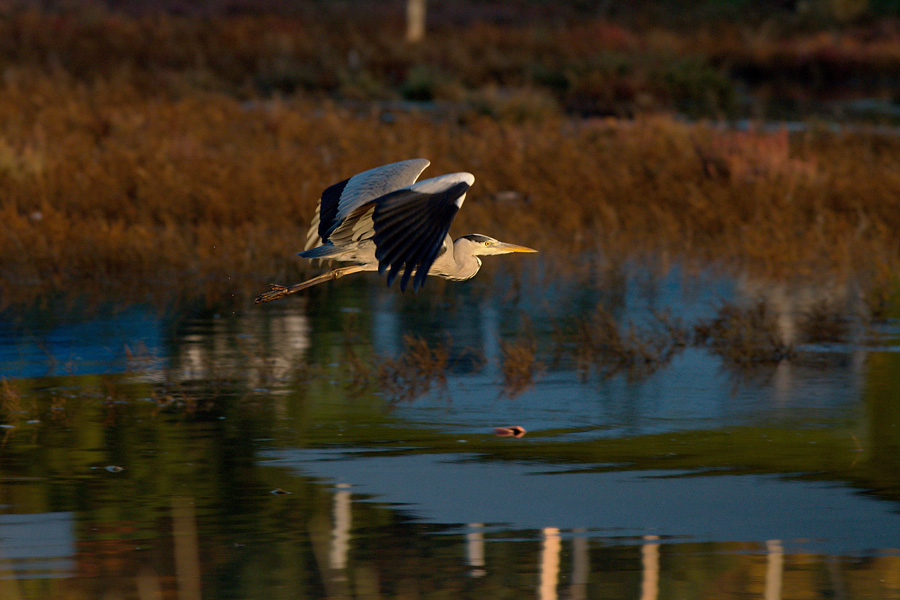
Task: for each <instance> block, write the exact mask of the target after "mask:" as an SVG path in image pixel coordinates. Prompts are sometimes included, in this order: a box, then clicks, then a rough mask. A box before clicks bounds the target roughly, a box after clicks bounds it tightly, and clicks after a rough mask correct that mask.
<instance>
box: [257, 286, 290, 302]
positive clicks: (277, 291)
mask: <svg viewBox="0 0 900 600" xmlns="http://www.w3.org/2000/svg"><path fill="white" fill-rule="evenodd" d="M289 293H290V292H288V289H287V288H286V287H284V286H283V285H278V284H277V283H270V284H269V291H268V292H263V293H262V294H260V295H259V296H257V297H256V298H255V299H254V300H253V301H254V302H256V303H257V304H262V303H263V302H271V301H272V300H278V299H279V298H283V297H284V296H287V295H288V294H289Z"/></svg>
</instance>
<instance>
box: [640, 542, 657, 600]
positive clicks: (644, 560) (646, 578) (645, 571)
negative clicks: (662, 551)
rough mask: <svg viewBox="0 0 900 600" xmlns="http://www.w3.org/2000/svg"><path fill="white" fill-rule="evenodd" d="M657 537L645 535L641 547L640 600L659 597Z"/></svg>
mask: <svg viewBox="0 0 900 600" xmlns="http://www.w3.org/2000/svg"><path fill="white" fill-rule="evenodd" d="M658 539H659V536H655V535H645V536H644V542H645V543H644V544H643V545H642V546H641V573H642V577H641V600H656V598H657V597H658V596H659V543H658V542H657V540H658Z"/></svg>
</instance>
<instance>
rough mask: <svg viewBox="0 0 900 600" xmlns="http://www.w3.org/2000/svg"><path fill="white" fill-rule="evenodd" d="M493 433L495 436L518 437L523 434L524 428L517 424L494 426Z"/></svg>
mask: <svg viewBox="0 0 900 600" xmlns="http://www.w3.org/2000/svg"><path fill="white" fill-rule="evenodd" d="M494 435H496V436H497V437H517V438H520V437H522V436H524V435H525V428H524V427H520V426H518V425H512V426H510V427H494Z"/></svg>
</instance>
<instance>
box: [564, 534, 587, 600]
mask: <svg viewBox="0 0 900 600" xmlns="http://www.w3.org/2000/svg"><path fill="white" fill-rule="evenodd" d="M573 533H574V534H575V536H574V537H573V538H572V584H571V585H570V586H569V598H571V599H572V600H583V599H584V598H587V586H588V576H589V575H590V573H591V565H590V558H589V556H588V538H587V536H586V535H585V530H584V529H581V528H577V529H575V531H574V532H573Z"/></svg>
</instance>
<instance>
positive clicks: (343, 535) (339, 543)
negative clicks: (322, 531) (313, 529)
mask: <svg viewBox="0 0 900 600" xmlns="http://www.w3.org/2000/svg"><path fill="white" fill-rule="evenodd" d="M335 487H336V488H337V491H336V492H335V493H334V528H333V529H332V532H331V551H330V552H329V553H328V564H329V565H330V566H331V568H332V569H333V570H334V571H337V572H341V573H343V571H344V569H346V568H347V554H348V553H349V552H350V523H351V522H352V516H351V514H350V496H351V494H350V484H347V483H339V484H337V486H335Z"/></svg>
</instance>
